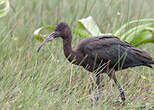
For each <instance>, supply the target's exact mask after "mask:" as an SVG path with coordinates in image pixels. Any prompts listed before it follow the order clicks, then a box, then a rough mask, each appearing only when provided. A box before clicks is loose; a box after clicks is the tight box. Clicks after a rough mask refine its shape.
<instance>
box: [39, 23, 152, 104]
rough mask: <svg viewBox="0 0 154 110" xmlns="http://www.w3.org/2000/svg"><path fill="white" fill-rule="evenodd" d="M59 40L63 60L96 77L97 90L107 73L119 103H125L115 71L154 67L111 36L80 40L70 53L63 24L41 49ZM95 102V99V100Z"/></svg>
mask: <svg viewBox="0 0 154 110" xmlns="http://www.w3.org/2000/svg"><path fill="white" fill-rule="evenodd" d="M57 37H61V38H62V40H63V50H64V54H65V56H66V58H67V59H68V60H69V61H70V62H71V63H73V64H75V65H79V66H82V67H84V68H85V69H86V70H88V71H90V72H95V73H96V84H97V86H98V89H100V88H101V86H100V80H101V79H100V74H101V73H107V74H108V76H109V77H110V78H111V79H113V80H114V82H115V84H116V85H117V86H118V89H119V91H120V95H121V99H122V100H123V101H124V100H125V95H124V91H123V89H122V87H121V86H120V84H119V83H118V81H117V79H116V75H115V71H117V70H122V69H126V68H128V67H135V66H148V67H151V68H152V66H151V64H154V61H153V60H152V57H151V56H150V55H149V54H148V53H147V52H145V51H143V50H141V49H139V48H136V47H134V46H132V45H130V44H129V43H127V42H125V41H121V40H120V39H119V38H117V37H115V36H113V35H102V36H97V37H89V38H85V39H83V40H81V41H80V42H79V44H78V45H77V47H76V48H75V49H72V31H71V29H70V27H69V26H68V25H67V24H66V23H63V22H62V23H60V24H58V25H57V26H56V29H55V30H54V32H53V33H51V34H50V35H49V37H48V38H46V39H45V40H44V42H43V43H42V44H41V46H40V47H39V48H38V51H39V50H40V48H41V47H42V46H43V45H44V44H45V43H46V42H48V41H50V40H53V39H54V38H57ZM96 99H97V100H98V97H97V98H96Z"/></svg>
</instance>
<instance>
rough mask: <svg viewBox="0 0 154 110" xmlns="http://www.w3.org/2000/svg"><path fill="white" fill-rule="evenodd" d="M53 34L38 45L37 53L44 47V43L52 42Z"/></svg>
mask: <svg viewBox="0 0 154 110" xmlns="http://www.w3.org/2000/svg"><path fill="white" fill-rule="evenodd" d="M55 35H56V34H55V32H52V33H51V34H50V35H49V36H48V37H47V38H46V39H45V40H44V41H43V42H42V43H41V45H40V47H39V48H38V49H37V52H39V51H40V49H41V48H42V47H43V45H45V43H46V42H48V41H51V40H53V39H54V38H55V37H56V36H55Z"/></svg>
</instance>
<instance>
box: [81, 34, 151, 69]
mask: <svg viewBox="0 0 154 110" xmlns="http://www.w3.org/2000/svg"><path fill="white" fill-rule="evenodd" d="M84 52H85V54H87V55H88V56H89V57H90V58H93V59H95V58H96V57H97V59H98V61H101V62H102V61H104V62H107V61H109V60H111V62H110V63H111V65H112V66H114V65H115V64H116V63H117V62H120V63H121V65H123V66H124V67H127V66H128V67H130V66H138V65H143V63H144V62H147V61H151V60H152V58H151V57H150V55H148V54H147V53H146V52H144V51H142V50H140V49H138V48H136V47H134V46H132V45H130V44H129V43H127V42H125V41H121V40H120V39H119V38H117V37H114V36H110V37H105V36H100V37H96V38H94V39H93V40H91V41H90V42H88V43H86V44H85V46H84Z"/></svg>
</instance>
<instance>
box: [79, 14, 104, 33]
mask: <svg viewBox="0 0 154 110" xmlns="http://www.w3.org/2000/svg"><path fill="white" fill-rule="evenodd" d="M78 25H79V28H80V29H86V30H88V32H89V33H90V34H91V35H93V36H97V35H100V34H101V32H100V30H99V28H98V26H97V24H96V23H95V21H94V20H93V18H92V17H91V16H89V17H87V18H84V19H80V20H79V21H78Z"/></svg>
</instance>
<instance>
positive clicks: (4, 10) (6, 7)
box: [0, 0, 10, 17]
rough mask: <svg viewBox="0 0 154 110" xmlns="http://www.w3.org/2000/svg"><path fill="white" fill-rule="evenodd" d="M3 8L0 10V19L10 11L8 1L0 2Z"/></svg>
mask: <svg viewBox="0 0 154 110" xmlns="http://www.w3.org/2000/svg"><path fill="white" fill-rule="evenodd" d="M3 5H4V7H3V8H0V17H3V16H5V15H6V14H7V13H8V12H9V9H10V5H9V1H8V0H0V6H3Z"/></svg>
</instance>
